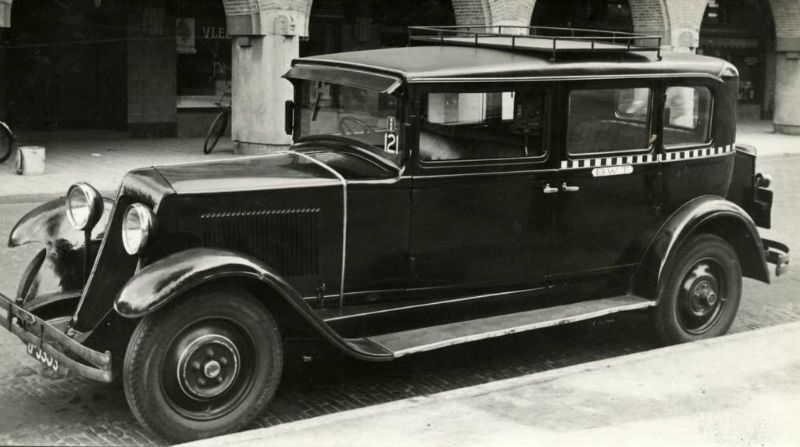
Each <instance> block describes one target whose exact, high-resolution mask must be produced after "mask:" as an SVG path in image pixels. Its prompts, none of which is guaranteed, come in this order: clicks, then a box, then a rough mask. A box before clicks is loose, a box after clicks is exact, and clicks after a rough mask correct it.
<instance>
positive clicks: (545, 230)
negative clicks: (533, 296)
mask: <svg viewBox="0 0 800 447" xmlns="http://www.w3.org/2000/svg"><path fill="white" fill-rule="evenodd" d="M549 103H550V90H549V89H548V88H546V87H538V88H536V89H533V88H522V87H520V88H509V87H507V88H506V89H504V90H497V89H490V88H485V89H481V88H475V89H463V90H455V91H453V90H450V91H441V90H440V91H431V92H430V93H429V94H427V95H423V97H422V102H421V104H420V118H419V120H418V122H419V126H418V127H419V138H418V151H416V154H415V156H414V159H415V161H416V164H415V166H416V169H415V175H414V178H413V180H412V190H413V192H412V216H411V248H410V252H411V261H412V275H411V286H412V291H411V296H410V298H412V299H413V298H423V297H429V296H431V295H433V294H435V296H437V297H441V298H442V299H446V298H448V297H451V296H464V295H469V294H477V293H482V292H485V293H493V292H498V291H506V290H519V289H524V288H526V287H535V286H540V285H542V284H544V283H545V281H546V275H547V272H548V266H549V262H550V259H551V257H552V230H553V223H554V221H553V217H554V214H553V212H552V209H553V205H554V200H553V199H554V195H553V194H548V192H552V191H554V190H553V188H552V186H551V184H552V183H553V175H554V174H555V173H556V172H555V170H554V169H553V168H554V164H553V163H554V162H553V160H552V158H551V157H550V152H549V136H548V132H547V127H548V126H547V122H548V120H549V118H548V114H547V110H548V107H549Z"/></svg>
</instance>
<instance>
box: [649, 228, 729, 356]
mask: <svg viewBox="0 0 800 447" xmlns="http://www.w3.org/2000/svg"><path fill="white" fill-rule="evenodd" d="M664 279H665V281H664V283H663V285H662V286H661V289H660V296H659V301H658V306H656V308H655V309H654V311H653V314H652V317H653V322H654V324H655V328H656V331H657V333H658V335H659V337H660V338H661V340H662V341H663V342H665V343H683V342H687V341H693V340H700V339H704V338H710V337H716V336H718V335H722V334H725V333H726V332H728V329H729V328H730V326H731V324H732V323H733V320H734V318H735V317H736V311H737V310H738V308H739V302H740V301H741V292H742V269H741V266H740V265H739V258H738V256H737V255H736V252H735V251H734V249H733V247H731V246H730V244H728V243H727V242H726V241H725V240H724V239H722V238H720V237H719V236H715V235H712V234H700V235H697V236H694V237H692V238H691V239H690V240H689V241H688V242H687V243H685V244H684V245H683V247H682V248H681V249H680V250H679V251H678V253H677V254H676V256H675V257H674V259H673V260H671V261H670V262H669V263H668V264H667V270H666V272H665V277H664Z"/></svg>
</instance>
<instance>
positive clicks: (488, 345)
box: [0, 155, 800, 445]
mask: <svg viewBox="0 0 800 447" xmlns="http://www.w3.org/2000/svg"><path fill="white" fill-rule="evenodd" d="M758 170H760V171H764V172H767V173H770V174H772V176H773V179H774V181H773V187H772V188H773V189H774V190H775V198H776V202H775V204H774V207H773V216H774V219H773V226H774V228H775V229H774V230H771V231H767V232H765V236H767V237H770V238H773V239H776V240H780V241H783V242H785V243H787V244H788V245H789V246H790V247H791V248H792V249H794V250H797V248H798V247H800V232H798V231H797V229H796V224H792V222H797V221H798V220H799V219H800V215H799V214H800V213H798V208H797V205H798V204H799V203H800V193H798V191H800V176H797V175H796V173H797V172H800V156H777V155H776V156H769V157H764V158H761V159H760V160H759V166H758ZM34 205H35V204H8V205H0V241H2V242H3V245H5V244H4V243H5V241H6V239H7V236H8V231H9V230H10V229H11V227H12V226H13V224H14V222H15V221H16V220H17V219H18V218H19V217H20V216H21V215H22V214H23V213H24V212H26V211H27V210H28V209H30V208H31V207H33V206H34ZM37 249H38V248H37V247H24V248H22V249H17V250H10V249H7V248H5V247H3V248H0V256H2V259H3V264H2V267H0V290H2V291H4V292H13V290H15V288H16V282H17V279H18V278H19V275H20V274H21V272H22V270H23V269H24V267H25V265H26V264H27V262H28V260H29V258H30V257H31V256H32V255H33V253H35V251H36V250H37ZM798 297H800V272H798V271H797V269H795V270H793V271H790V272H789V273H788V274H787V275H786V276H785V277H781V278H779V279H777V280H775V281H774V284H772V285H769V286H768V285H765V284H761V283H757V282H754V281H752V280H745V287H744V290H743V300H742V306H741V308H740V310H739V314H738V317H737V319H736V321H735V323H734V325H733V328H732V330H731V332H734V333H735V332H743V331H748V330H753V329H758V328H763V327H767V326H772V325H776V324H779V323H785V322H790V321H798V320H800V302H798ZM649 328H650V326H649V321H648V319H647V316H646V315H644V314H625V315H621V316H618V317H615V318H613V319H612V318H608V319H600V320H595V321H590V322H586V323H581V324H577V325H572V326H565V327H558V328H553V329H547V330H542V331H536V332H532V333H527V334H521V335H515V336H511V337H505V338H501V339H495V340H490V341H485V342H480V343H477V344H469V345H462V346H458V347H453V348H449V349H445V350H441V351H434V352H431V353H427V354H421V355H417V356H411V357H408V358H404V359H402V360H399V361H397V362H392V363H365V362H359V361H355V360H351V359H349V358H346V357H343V356H341V355H339V354H337V353H334V352H331V351H328V350H325V349H322V348H321V347H319V346H317V345H314V344H311V343H304V344H297V345H294V346H290V347H289V348H288V355H287V362H288V364H287V368H286V370H285V371H284V375H283V379H282V383H281V386H280V387H279V390H278V394H277V396H276V398H275V400H274V401H273V403H272V405H271V406H270V409H269V410H268V411H267V412H266V413H265V414H264V415H263V417H261V418H260V419H259V421H258V422H257V424H256V425H255V426H258V427H265V426H270V425H275V424H281V423H285V422H289V421H296V420H300V419H306V418H310V417H314V416H319V415H323V414H329V413H335V412H339V411H342V410H345V409H353V408H359V407H365V406H369V405H374V404H378V403H384V402H390V401H394V400H399V399H403V398H408V397H413V396H421V395H428V394H432V393H437V392H440V391H445V390H451V389H455V388H460V387H465V386H471V385H476V384H480V383H486V382H491V381H495V380H498V379H504V378H510V377H516V376H520V375H524V374H529V373H531V372H537V371H544V370H549V369H553V368H558V367H562V366H567V365H572V364H578V363H583V362H587V361H592V360H597V359H603V358H608V357H614V356H619V355H624V354H628V353H632V352H639V351H643V350H648V349H652V348H654V347H655V346H656V342H655V338H654V336H653V335H652V334H651V332H650V329H649ZM303 355H311V356H312V357H313V361H312V362H303V361H302V356H303ZM0 358H2V359H3V362H2V366H0V399H2V400H0V444H14V445H19V444H30V445H41V444H61V445H111V444H114V445H159V444H161V443H162V441H160V440H159V439H155V438H153V437H151V436H150V435H149V434H148V433H146V432H144V431H143V430H142V429H141V428H140V427H139V425H138V424H137V423H136V421H135V420H134V418H133V416H132V415H131V414H130V412H129V410H128V408H127V404H126V402H125V398H124V396H123V393H122V390H121V388H119V387H115V386H108V385H102V384H96V383H92V382H89V381H84V380H81V379H63V380H57V381H52V380H49V379H46V378H43V377H41V376H40V375H39V374H38V369H39V367H38V363H37V362H36V361H35V360H33V359H31V358H29V357H28V356H27V355H26V354H25V351H24V347H23V346H22V345H21V344H20V342H19V341H18V340H17V339H16V338H15V337H13V336H12V335H10V334H9V333H7V332H6V331H0Z"/></svg>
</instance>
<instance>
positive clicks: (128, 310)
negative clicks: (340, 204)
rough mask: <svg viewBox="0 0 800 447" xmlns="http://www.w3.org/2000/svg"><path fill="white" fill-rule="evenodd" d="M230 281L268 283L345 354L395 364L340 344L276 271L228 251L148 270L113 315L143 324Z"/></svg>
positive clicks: (187, 254) (199, 251)
mask: <svg viewBox="0 0 800 447" xmlns="http://www.w3.org/2000/svg"><path fill="white" fill-rule="evenodd" d="M231 277H240V278H253V279H256V280H258V281H261V282H263V283H265V284H266V285H267V286H269V287H270V288H271V289H272V290H273V291H275V292H276V294H277V295H278V296H280V297H281V298H282V299H283V300H284V301H286V302H287V303H288V304H289V305H290V306H291V307H292V308H293V309H294V310H295V311H297V313H298V314H299V315H300V316H301V317H302V318H303V319H304V320H305V321H306V322H308V323H309V324H310V325H311V326H312V327H313V328H314V329H315V330H316V331H317V332H318V333H319V334H320V335H321V336H322V337H323V338H325V339H326V340H328V341H329V342H331V343H332V344H333V345H335V346H336V347H338V348H340V349H342V350H343V351H345V352H346V353H348V354H350V355H352V356H354V357H356V358H362V359H365V360H382V359H389V358H391V357H390V356H389V355H388V353H383V352H375V351H371V350H369V349H368V348H366V347H362V346H360V345H359V344H358V343H357V342H354V341H352V340H348V339H344V338H342V337H341V336H340V335H339V334H338V333H336V332H335V331H334V330H333V329H331V327H330V326H328V325H327V324H326V323H325V322H324V321H322V320H321V319H320V318H319V317H318V316H317V315H316V313H315V312H314V310H313V309H312V308H311V307H310V306H309V305H308V304H307V303H306V302H305V300H303V298H302V296H300V294H299V293H298V292H297V291H296V290H295V289H294V288H293V287H292V286H291V285H289V283H287V282H286V281H285V280H284V279H283V278H282V277H281V276H280V275H279V274H278V273H277V272H276V271H275V270H273V269H272V268H270V267H269V266H267V265H265V264H264V263H262V262H261V261H259V260H258V259H255V258H253V257H250V256H248V255H245V254H243V253H238V252H234V251H230V250H223V249H212V248H193V249H189V250H185V251H182V252H179V253H175V254H173V255H170V256H167V257H165V258H163V259H160V260H158V261H156V262H154V263H152V264H150V265H148V266H147V267H145V268H143V269H142V270H141V271H139V272H138V273H137V274H136V275H135V276H134V277H132V278H131V279H130V280H129V281H128V282H127V284H125V286H124V287H123V288H122V291H121V292H120V293H119V295H118V296H117V299H116V301H115V302H114V309H115V310H116V311H117V313H119V314H120V315H122V316H123V317H126V318H141V317H144V316H146V315H148V314H150V313H152V312H154V311H156V310H158V309H159V308H161V307H163V306H165V305H167V304H168V303H170V302H172V301H173V300H175V299H176V298H178V297H179V296H181V295H182V294H183V293H185V292H187V291H189V290H191V289H193V288H195V287H198V286H200V285H202V284H206V283H209V282H210V281H214V280H217V279H222V278H231Z"/></svg>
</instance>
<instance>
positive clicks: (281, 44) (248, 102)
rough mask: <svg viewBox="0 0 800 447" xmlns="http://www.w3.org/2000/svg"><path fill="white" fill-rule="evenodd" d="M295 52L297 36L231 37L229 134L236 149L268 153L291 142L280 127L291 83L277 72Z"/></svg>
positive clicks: (296, 52) (290, 60)
mask: <svg viewBox="0 0 800 447" xmlns="http://www.w3.org/2000/svg"><path fill="white" fill-rule="evenodd" d="M299 52H300V49H299V42H298V38H297V36H275V35H271V36H253V37H245V36H240V37H236V38H234V39H233V52H232V56H233V72H232V75H233V76H232V77H233V81H232V86H231V90H232V92H233V94H232V98H231V101H232V112H231V113H232V117H231V118H232V121H231V134H232V138H233V141H234V150H235V151H236V153H239V154H245V153H268V152H272V151H275V150H281V149H285V148H286V147H287V146H289V145H290V144H292V137H291V136H290V135H286V133H285V132H284V128H283V124H284V102H285V101H286V100H287V99H292V98H293V93H292V84H291V83H289V81H287V80H286V79H283V78H282V77H281V76H283V74H284V73H286V71H287V70H288V69H289V67H290V66H291V62H292V59H294V58H296V57H298V55H299V54H300V53H299Z"/></svg>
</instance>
